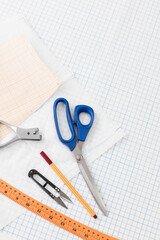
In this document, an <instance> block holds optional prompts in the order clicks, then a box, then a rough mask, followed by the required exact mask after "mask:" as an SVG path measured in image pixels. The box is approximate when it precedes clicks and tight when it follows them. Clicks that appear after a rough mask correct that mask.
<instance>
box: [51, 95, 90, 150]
mask: <svg viewBox="0 0 160 240" xmlns="http://www.w3.org/2000/svg"><path fill="white" fill-rule="evenodd" d="M60 102H63V103H64V104H65V105H66V115H67V121H68V125H69V128H70V131H71V138H70V139H69V140H65V139H63V138H62V135H61V133H60V130H59V125H58V119H57V105H58V103H60ZM53 112H54V120H55V125H56V130H57V134H58V137H59V139H60V141H61V142H62V143H63V144H65V145H66V146H67V147H69V149H70V150H71V151H73V149H74V148H75V146H76V142H77V136H76V131H75V128H74V124H76V125H77V130H78V140H79V141H85V139H86V137H87V134H88V132H89V130H90V128H91V126H92V124H93V121H94V111H93V109H92V108H91V107H89V106H86V105H77V106H76V107H75V110H74V116H75V120H74V121H73V119H72V117H71V113H70V109H69V103H68V101H67V100H66V99H65V98H58V99H56V101H55V102H54V105H53ZM82 112H85V113H88V114H89V115H90V117H91V119H90V122H89V124H87V125H84V124H82V123H81V122H80V119H79V115H80V114H81V113H82Z"/></svg>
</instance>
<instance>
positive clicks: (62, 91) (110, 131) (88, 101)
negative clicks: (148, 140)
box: [0, 19, 124, 228]
mask: <svg viewBox="0 0 160 240" xmlns="http://www.w3.org/2000/svg"><path fill="white" fill-rule="evenodd" d="M14 30H15V31H14ZM8 32H9V35H8ZM22 33H23V34H24V35H25V36H26V37H28V38H29V40H31V43H32V44H33V47H35V46H36V50H37V53H39V52H40V55H41V57H42V60H43V61H44V62H45V63H46V62H47V61H48V62H50V68H51V69H52V71H53V72H54V74H56V75H58V73H60V74H59V75H60V76H59V78H60V80H61V81H62V85H61V86H60V87H59V89H58V90H57V91H56V93H55V94H54V95H53V97H51V98H50V99H49V100H48V101H47V102H46V103H45V104H44V105H43V106H42V107H41V108H40V109H39V110H38V111H36V112H35V113H34V114H32V115H31V117H29V118H28V119H27V120H26V121H25V122H24V123H23V124H22V125H21V126H23V127H24V128H25V127H26V128H30V127H38V128H39V129H40V132H41V133H42V141H40V142H36V141H35V142H31V141H20V142H16V143H15V144H13V145H10V146H8V147H7V148H4V149H1V151H0V161H1V163H0V164H1V168H0V178H2V179H3V180H5V181H6V182H8V183H10V184H11V185H13V186H14V187H16V188H18V189H19V190H21V191H23V192H25V193H26V194H28V195H30V196H33V197H36V198H37V199H38V200H41V199H42V197H46V194H43V191H41V190H40V189H39V188H38V186H37V185H36V184H35V183H34V182H33V181H32V180H31V179H29V178H28V172H29V171H30V170H31V169H33V168H34V169H37V170H38V171H40V173H42V174H43V175H44V176H46V177H47V178H48V179H50V181H52V182H54V183H56V182H57V181H58V180H59V178H58V177H57V176H56V174H55V173H54V172H53V170H52V169H51V168H50V167H49V165H47V164H46V162H45V161H44V159H43V158H42V157H41V156H40V152H41V151H42V150H44V151H45V152H46V153H47V154H49V156H50V157H51V159H52V160H53V162H54V163H55V164H56V165H57V167H58V168H60V170H61V171H62V172H63V174H64V175H65V176H66V177H67V178H68V179H71V178H72V177H74V176H75V175H76V174H77V173H78V172H79V169H78V166H77V163H76V161H75V159H74V156H73V154H72V152H70V150H69V149H68V148H67V147H66V146H64V145H63V144H62V143H61V142H60V141H59V139H58V136H57V133H56V129H55V126H54V119H53V103H54V101H55V100H56V99H57V98H58V97H65V98H66V99H67V100H68V101H69V103H70V107H71V109H72V112H73V110H74V107H75V106H76V105H78V104H85V105H89V106H91V107H92V108H93V109H94V112H95V119H94V124H93V127H92V129H91V131H90V134H89V135H88V137H87V140H86V141H85V143H84V148H83V150H84V151H83V153H84V157H85V158H86V161H87V162H93V160H95V159H96V158H97V157H98V156H99V155H100V154H102V153H103V152H105V151H106V150H108V149H109V148H110V147H112V146H113V145H114V144H115V143H117V142H118V141H119V140H120V139H121V138H122V137H123V136H124V132H123V131H122V130H121V129H120V127H119V126H118V125H116V124H115V123H114V122H113V121H112V120H111V119H110V118H109V116H107V115H106V114H105V113H103V111H102V109H101V108H100V107H98V105H96V102H95V101H94V100H92V97H91V96H89V95H88V94H87V93H86V92H85V91H84V89H83V88H82V87H81V86H80V85H79V83H78V82H77V80H76V79H75V78H73V76H72V75H71V74H70V73H69V72H68V73H67V74H66V71H65V70H63V68H62V66H61V65H58V63H57V61H56V60H55V58H54V57H53V58H52V56H51V54H50V53H49V52H48V51H45V47H44V46H43V45H42V44H41V42H40V40H39V39H38V38H37V37H36V36H35V34H34V33H33V32H32V30H31V29H30V28H29V27H28V26H27V25H26V24H25V23H24V22H23V21H22V20H19V21H17V20H14V19H11V20H10V21H9V22H8V23H7V24H5V25H4V26H2V27H1V28H0V34H1V36H2V38H1V39H2V41H4V39H5V36H6V39H7V40H8V39H9V38H12V37H14V36H15V35H17V34H19V35H21V34H22ZM66 79H67V81H65V80H66ZM64 111H65V109H64ZM63 120H64V119H63V117H61V118H59V122H62V124H64V121H63ZM64 130H65V128H64ZM66 130H67V129H66ZM59 185H60V183H59ZM0 202H1V205H0V216H1V217H0V228H3V227H4V226H6V225H7V224H9V223H10V221H11V220H13V219H15V218H16V217H17V216H18V215H20V214H22V213H24V212H25V209H23V208H22V207H20V206H18V205H16V204H15V203H12V202H11V201H10V200H8V199H6V198H5V199H4V196H2V195H1V196H0Z"/></svg>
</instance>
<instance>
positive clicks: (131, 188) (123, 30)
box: [0, 0, 160, 240]
mask: <svg viewBox="0 0 160 240" xmlns="http://www.w3.org/2000/svg"><path fill="white" fill-rule="evenodd" d="M0 10H1V18H6V17H8V16H9V17H10V16H11V15H13V14H21V15H23V16H25V18H26V19H28V21H29V22H30V24H31V25H32V26H33V28H34V29H35V31H36V32H37V33H38V34H39V36H40V37H41V39H42V40H43V41H44V42H45V43H46V45H47V46H48V48H49V49H50V50H52V52H53V54H54V55H56V56H57V58H58V59H59V60H60V61H61V62H62V63H63V64H65V65H66V66H67V67H68V68H69V69H71V70H72V71H73V72H74V73H75V76H76V77H77V78H78V79H79V81H80V83H81V84H82V85H83V86H84V87H85V88H86V89H87V90H88V91H89V92H90V93H91V94H92V95H93V97H94V98H96V100H97V102H98V103H99V104H100V105H101V106H103V108H104V109H105V110H106V111H107V112H108V113H109V114H110V115H111V116H112V118H113V119H114V120H116V121H118V122H120V124H121V126H122V127H123V128H124V129H125V130H126V131H127V132H128V138H127V139H125V140H123V142H122V143H121V144H119V145H117V146H115V147H114V148H113V149H111V150H110V151H108V152H107V153H105V154H103V155H102V156H101V157H100V158H98V159H97V160H96V161H95V162H94V164H93V165H92V166H91V171H92V174H93V175H94V177H95V179H96V182H97V184H98V187H99V189H100V190H101V193H102V196H103V198H104V199H105V202H106V203H107V206H108V209H109V211H110V213H109V217H108V218H106V217H104V216H103V215H102V214H101V213H100V212H99V211H98V208H96V204H95V203H94V201H93V199H92V197H91V196H90V195H89V194H88V189H87V187H86V185H85V183H84V181H83V179H82V177H81V175H78V177H77V178H74V179H73V180H72V184H73V185H75V186H76V188H77V189H79V191H80V193H82V195H83V197H84V198H85V197H86V196H87V200H88V203H89V204H90V205H91V207H93V206H94V207H95V209H96V212H98V219H97V220H96V221H94V219H91V218H90V217H88V215H87V213H86V212H85V211H84V210H83V208H81V207H80V205H79V208H78V209H77V202H76V199H74V203H75V204H74V205H73V206H72V208H71V207H70V209H69V211H68V212H67V211H66V214H69V215H70V217H72V218H74V219H76V220H79V221H81V222H83V223H84V224H87V225H89V226H91V227H93V228H96V229H98V230H99V231H103V232H105V233H107V234H110V235H112V236H114V237H118V238H120V239H123V240H126V239H128V240H138V239H141V240H149V239H150V240H151V239H153V240H155V239H156V240H157V239H159V236H160V228H159V226H160V217H159V216H160V212H159V211H160V210H159V209H160V206H159V203H160V201H159V200H160V194H159V185H160V174H159V169H160V168H159V160H158V153H159V151H158V150H159V142H160V139H159V122H158V121H159V105H158V103H159V96H160V93H159V88H158V87H159V81H160V67H159V66H160V54H159V53H160V41H159V32H160V31H159V26H160V2H159V0H155V1H152V0H150V1H149V0H135V1H131V0H130V1H129V0H113V1H99V0H91V1H84V0H77V1H73V0H65V1H64V0H61V1H51V0H50V1H40V0H37V1H31V0H29V1H14V0H13V1H0ZM108 106H109V107H108ZM64 190H65V191H66V193H67V194H68V195H69V196H71V195H70V192H69V191H67V189H66V188H65V187H64ZM44 203H45V204H50V205H52V203H51V200H50V199H49V198H46V200H45V201H44ZM4 231H5V232H9V233H11V234H13V235H17V236H19V237H21V238H22V239H27V240H51V239H57V240H60V239H64V240H68V239H77V237H74V236H73V235H72V234H69V233H67V232H65V231H63V230H61V229H60V228H58V227H56V226H53V225H51V224H50V223H47V222H46V221H44V220H42V219H40V218H39V217H37V216H35V215H33V214H32V213H30V212H26V214H25V215H23V216H21V217H20V218H19V219H17V221H15V222H13V223H12V224H10V225H9V226H8V227H6V228H5V229H4Z"/></svg>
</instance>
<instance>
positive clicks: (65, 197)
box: [59, 190, 73, 203]
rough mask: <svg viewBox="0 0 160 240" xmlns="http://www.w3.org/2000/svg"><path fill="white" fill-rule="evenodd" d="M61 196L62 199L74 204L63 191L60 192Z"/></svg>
mask: <svg viewBox="0 0 160 240" xmlns="http://www.w3.org/2000/svg"><path fill="white" fill-rule="evenodd" d="M59 194H60V196H61V197H62V198H64V199H66V200H68V201H69V202H71V203H73V202H72V201H71V199H70V198H69V197H68V196H67V195H66V194H65V193H64V192H63V191H62V190H60V192H59Z"/></svg>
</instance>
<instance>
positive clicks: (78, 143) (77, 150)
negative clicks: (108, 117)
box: [53, 98, 107, 216]
mask: <svg viewBox="0 0 160 240" xmlns="http://www.w3.org/2000/svg"><path fill="white" fill-rule="evenodd" d="M58 103H64V104H65V105H66V116H67V121H68V125H69V129H70V132H71V138H70V139H68V140H65V139H63V137H62V135H61V133H60V129H59V124H58V119H57V106H58ZM53 112H54V120H55V126H56V130H57V134H58V137H59V139H60V141H61V142H62V143H63V144H65V145H66V146H67V147H68V148H69V149H70V150H71V151H72V152H73V154H74V156H75V159H76V161H77V163H78V166H79V169H80V172H81V173H82V176H83V178H84V180H85V181H86V183H87V186H88V188H89V190H90V192H91V194H92V196H93V197H94V199H95V201H96V203H97V204H98V206H99V208H100V209H101V211H102V212H103V214H104V215H105V216H107V210H106V207H105V205H104V203H103V200H102V198H101V196H100V194H99V192H98V189H97V187H96V184H95V183H94V180H93V177H92V175H91V173H90V171H89V168H88V166H87V164H86V162H85V159H84V158H83V155H82V144H83V142H84V141H85V139H86V137H87V134H88V132H89V130H90V128H91V127H92V124H93V120H94V111H93V109H92V108H91V107H89V106H86V105H77V106H76V107H75V109H74V118H75V119H74V120H73V119H72V117H71V113H70V109H69V103H68V101H67V100H66V99H65V98H58V99H57V100H56V101H55V102H54V105H53ZM81 113H87V114H89V115H90V122H89V123H88V124H86V125H84V124H82V123H81V121H80V119H79V115H80V114H81ZM74 125H76V127H77V136H76V130H75V126H74Z"/></svg>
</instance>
